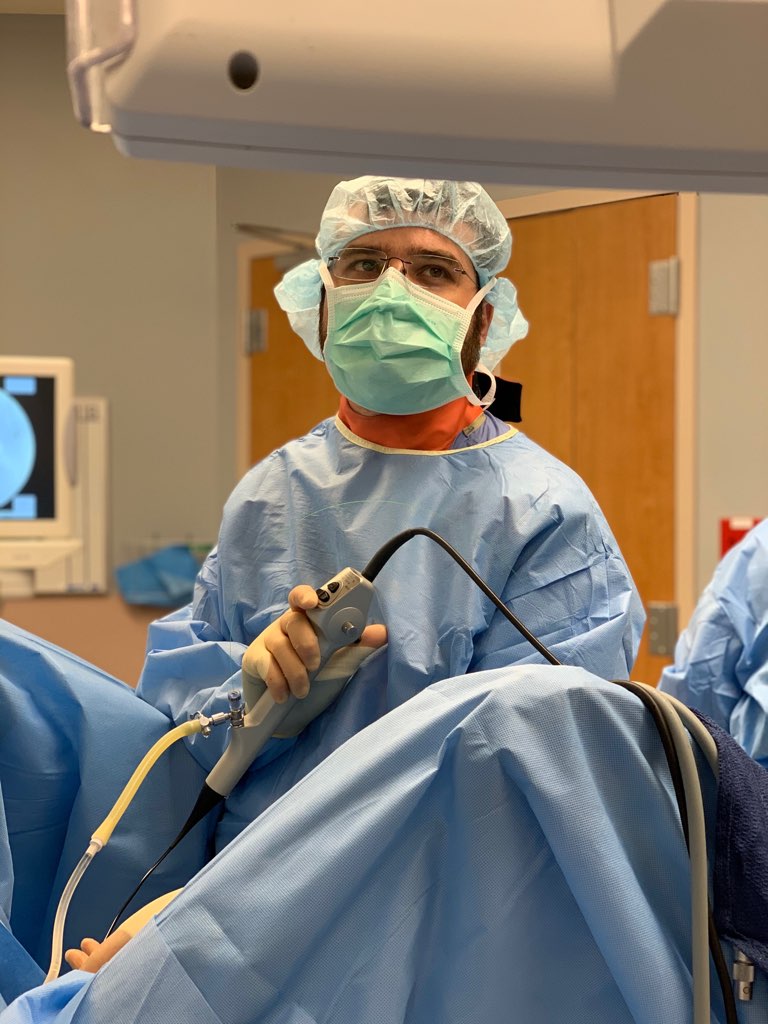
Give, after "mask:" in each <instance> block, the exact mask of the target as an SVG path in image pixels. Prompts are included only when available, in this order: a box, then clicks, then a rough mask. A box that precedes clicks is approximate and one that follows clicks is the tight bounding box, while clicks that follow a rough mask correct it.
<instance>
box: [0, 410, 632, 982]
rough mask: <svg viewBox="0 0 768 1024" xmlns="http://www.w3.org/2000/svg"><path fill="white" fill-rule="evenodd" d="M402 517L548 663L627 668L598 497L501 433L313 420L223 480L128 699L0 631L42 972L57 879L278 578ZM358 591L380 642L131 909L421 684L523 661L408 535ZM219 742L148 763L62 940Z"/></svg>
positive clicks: (102, 920) (277, 609) (0, 719)
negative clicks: (389, 430)
mask: <svg viewBox="0 0 768 1024" xmlns="http://www.w3.org/2000/svg"><path fill="white" fill-rule="evenodd" d="M415 526H423V527H428V528H430V529H432V530H435V531H436V532H438V533H439V534H441V535H442V536H443V537H445V538H446V539H447V540H448V541H449V542H451V543H452V544H453V545H454V546H455V547H456V548H457V549H458V550H459V552H460V553H461V554H462V555H463V556H464V557H465V558H466V559H467V560H468V561H469V562H470V563H471V564H472V565H473V566H474V567H475V569H476V570H477V571H478V572H479V573H480V574H481V576H483V577H484V579H485V580H486V581H487V582H488V583H489V584H490V586H491V587H493V589H494V590H495V591H496V592H497V593H499V594H500V595H501V596H502V597H503V599H504V600H505V601H506V603H507V604H508V605H509V606H510V607H511V608H512V610H513V611H514V612H516V614H517V615H518V616H519V617H520V618H521V619H522V620H523V622H524V623H525V624H526V625H527V626H528V627H529V628H530V629H531V630H532V631H533V632H534V633H535V634H537V635H538V636H539V637H540V639H541V640H542V641H543V642H544V643H545V644H547V645H548V646H549V647H550V648H551V649H552V650H553V651H554V652H555V654H556V655H557V656H558V657H559V658H560V659H561V660H562V661H563V662H565V663H570V664H573V665H580V666H583V667H584V668H587V669H589V670H590V671H591V672H593V673H594V674H595V675H597V676H600V677H604V678H613V677H623V678H626V677H627V676H628V674H629V667H630V665H631V664H632V662H633V659H634V654H635V651H636V648H637V643H638V640H639V634H640V630H641V626H642V619H643V616H642V609H641V606H640V601H639V598H638V595H637V593H636V591H635V588H634V586H633V583H632V580H631V578H630V575H629V572H628V570H627V568H626V565H625V564H624V562H623V560H622V558H621V555H620V553H619V551H618V549H617V546H616V543H615V540H614V539H613V537H612V535H611V532H610V530H609V528H608V526H607V524H606V523H605V520H604V518H603V516H602V514H601V512H600V510H599V509H598V508H597V506H596V504H595V502H594V499H593V498H592V496H591V495H590V494H589V492H588V490H587V489H586V487H585V486H584V484H583V483H582V481H581V480H580V479H579V478H578V477H577V476H576V475H575V474H574V473H573V472H572V471H571V470H569V469H568V468H567V467H566V466H564V465H563V464H562V463H560V462H558V461H557V460H556V459H554V458H553V457H552V456H550V455H549V454H547V453H546V452H544V451H543V450H542V449H541V448H539V447H538V446H537V445H535V444H534V443H533V442H531V441H530V440H529V439H528V438H526V437H525V436H524V435H523V434H520V433H517V432H516V431H515V430H513V429H510V430H504V429H503V428H502V433H501V434H500V435H499V436H497V437H492V438H490V439H488V438H486V439H485V440H484V441H482V442H481V443H479V444H473V445H470V446H469V447H466V448H464V449H462V450H455V451H449V452H441V453H423V452H401V451H392V450H388V449H382V448H379V447H377V446H375V445H370V444H367V443H366V442H362V441H360V439H359V438H356V437H354V435H351V434H349V432H348V431H347V430H346V428H344V427H343V426H342V425H341V424H340V423H339V422H338V421H334V420H328V421H326V422H324V423H322V424H321V425H320V426H319V427H318V428H316V429H315V430H314V431H313V432H312V433H310V434H309V435H307V436H306V437H304V438H302V439H300V440H298V441H295V442H292V443H291V444H288V445H286V446H285V447H284V448H282V449H280V450H279V451H277V452H275V453H273V454H272V455H271V456H269V457H268V458H267V459H265V460H264V461H263V462H262V463H260V464H259V465H258V466H256V467H255V468H254V469H253V470H252V471H251V472H250V473H249V474H248V475H247V476H246V477H245V478H244V480H243V481H242V482H241V484H240V485H239V486H238V487H237V488H236V490H235V491H234V493H233V495H232V497H231V498H230V500H229V502H228V503H227V506H226V509H225V513H224V517H223V523H222V528H221V534H220V538H219V544H218V547H217V549H216V550H215V551H214V552H213V553H212V554H211V556H210V557H209V558H208V560H207V561H206V563H205V565H204V566H203V568H202V571H201V574H200V577H199V579H198V584H197V587H196V595H195V599H194V602H193V604H192V605H191V606H189V607H187V608H185V609H182V610H181V611H179V612H176V613H173V614H171V615H169V616H167V617H166V618H164V619H162V620H160V621H159V622H157V623H155V624H154V625H153V626H152V628H151V630H150V638H149V653H148V657H147V661H146V665H145V670H144V673H143V676H142V679H141V682H140V686H139V689H138V696H139V697H140V698H143V699H137V693H136V692H134V691H133V690H131V689H129V688H128V687H126V686H124V685H122V684H120V683H118V682H117V681H116V680H112V679H109V677H106V676H105V674H104V673H102V672H99V671H98V670H97V669H94V668H93V667H92V666H87V665H85V664H84V663H82V662H80V661H79V660H78V659H76V658H73V657H72V656H71V655H67V654H66V652H62V651H57V650H56V649H55V648H53V647H52V645H49V644H45V643H44V642H43V641H40V640H38V639H37V638H33V637H29V636H28V635H26V634H23V633H22V632H21V631H19V630H14V628H13V627H11V626H10V625H8V624H5V626H3V627H1V628H0V702H2V706H1V707H0V730H2V734H3V735H2V743H0V787H1V788H2V796H3V806H2V808H1V810H2V812H3V813H4V815H5V819H6V826H5V827H6V830H7V836H5V834H4V833H3V832H2V828H3V826H2V824H1V822H2V815H0V870H2V872H3V877H2V880H1V881H0V885H3V886H4V887H5V888H4V891H3V890H2V889H0V895H2V896H3V904H2V908H3V912H4V913H5V914H6V917H7V918H9V919H10V923H11V927H12V930H13V934H14V935H15V936H16V937H17V938H19V939H20V940H21V942H22V944H23V946H24V948H26V949H27V950H28V951H29V952H30V953H31V954H32V956H33V957H35V958H36V960H37V962H38V963H39V964H41V965H45V966H47V963H48V959H49V949H48V944H49V941H50V932H51V924H52V918H53V913H54V910H55V906H56V903H57V901H58V898H59V894H60V892H61V889H62V887H63V885H64V882H65V880H66V878H67V877H68V876H69V874H70V872H71V871H72V869H73V867H74V866H75V864H76V863H77V861H78V859H79V858H80V856H81V855H82V853H83V851H84V849H85V848H86V846H87V843H88V839H89V837H90V835H91V832H92V831H93V829H94V828H95V827H96V826H97V825H98V824H99V822H100V821H101V820H102V818H103V817H104V815H105V814H106V812H107V810H108V809H109V807H110V806H111V804H112V802H113V801H114V799H115V798H116V797H117V795H118V794H119V792H120V790H121V788H122V786H123V785H124V783H125V782H126V781H127V779H128V777H129V776H130V773H131V771H132V769H133V767H134V766H135V764H136V763H138V761H139V760H140V758H141V756H142V755H143V753H144V752H145V751H146V749H147V748H148V747H149V746H150V745H151V744H152V743H153V742H154V740H156V739H157V737H158V736H159V735H161V734H162V733H163V732H164V731H165V730H167V729H168V728H169V727H170V725H171V723H172V722H173V723H178V722H181V721H183V720H186V718H187V716H188V715H189V714H190V713H194V712H196V711H198V710H201V709H204V710H206V711H207V712H209V713H210V712H213V711H215V710H225V708H226V694H227V692H228V690H229V689H231V688H232V687H233V686H237V685H239V683H240V677H239V666H240V662H241V659H242V655H243V652H244V650H245V648H246V646H247V644H249V643H250V642H251V641H252V640H253V639H254V638H255V637H256V636H257V635H258V634H259V633H260V632H261V631H262V630H263V629H264V628H265V626H267V625H268V624H269V623H270V622H271V621H272V620H273V619H274V618H275V617H276V616H277V615H279V614H281V613H282V612H283V611H284V610H285V608H286V605H287V596H288V592H289V591H290V589H291V588H292V587H293V586H295V585H296V584H297V583H301V582H306V583H310V584H313V585H319V584H321V583H323V582H325V581H326V580H327V579H328V578H330V577H331V576H333V575H334V574H335V573H336V572H338V571H339V570H340V569H342V568H344V567H345V566H347V565H352V566H354V567H355V568H358V569H362V568H363V567H364V565H365V564H366V563H367V562H368V561H369V559H370V558H371V557H372V556H373V554H374V553H375V552H376V550H377V549H378V548H379V546H380V545H381V544H383V543H384V542H385V541H387V540H389V539H390V538H391V537H392V536H393V535H394V534H396V533H398V532H400V531H402V530H404V529H407V528H410V527H415ZM375 586H376V591H377V599H376V602H375V607H374V609H373V616H372V621H381V622H384V623H385V624H386V625H387V628H388V636H389V642H388V644H387V646H386V647H385V648H383V649H381V650H379V651H377V652H375V653H374V654H373V655H371V656H370V658H369V659H368V660H367V661H366V662H365V663H364V664H363V666H362V667H361V668H360V669H359V670H358V672H357V673H356V675H355V678H354V680H353V682H352V683H351V684H350V685H349V686H348V687H347V689H346V690H345V691H344V693H343V694H342V696H341V697H340V699H339V700H338V701H337V702H336V704H335V705H334V706H333V707H332V708H331V709H329V711H328V712H327V713H326V714H324V715H322V716H320V717H319V718H318V719H317V720H316V721H314V722H312V723H311V724H310V725H309V727H308V728H307V729H306V730H305V731H304V732H303V733H302V734H301V735H300V736H299V737H298V738H296V739H294V740H274V741H272V742H271V743H270V744H269V745H268V746H267V747H266V748H265V749H264V751H263V752H262V754H261V756H260V757H259V758H258V759H257V761H256V762H255V764H254V765H253V767H252V769H251V770H250V771H249V773H248V774H247V775H246V777H245V778H244V779H243V781H242V782H241V783H240V785H239V786H238V787H237V788H236V790H235V791H234V793H233V794H232V795H231V797H230V798H229V799H228V800H227V804H226V809H225V811H224V813H223V815H222V816H221V818H220V820H218V821H217V822H213V823H212V826H213V825H215V826H216V827H215V834H213V835H212V836H211V837H209V835H208V834H207V833H206V826H204V825H201V826H199V827H198V829H197V830H196V832H195V833H194V834H193V835H192V836H190V837H188V838H187V839H185V840H184V842H183V843H182V844H181V845H180V846H179V847H178V848H177V850H176V851H175V852H174V854H173V855H172V857H171V858H169V861H168V862H167V864H164V865H163V867H162V868H161V870H160V871H159V872H158V874H157V877H155V876H152V878H151V879H150V882H149V883H148V884H147V886H146V888H145V890H143V892H142V896H143V898H144V899H145V900H149V899H150V898H152V897H153V896H154V895H157V894H159V893H160V892H162V891H166V890H169V889H171V888H175V887H176V886H178V885H180V884H183V883H184V882H186V881H187V880H188V879H190V878H191V877H192V876H193V875H195V873H196V872H197V871H198V870H199V869H200V868H201V867H202V866H203V864H204V863H205V862H206V860H207V859H208V858H209V856H210V854H211V852H212V851H211V850H210V849H208V848H207V846H206V841H207V839H208V838H211V840H212V842H213V844H214V848H215V849H217V850H221V849H223V847H224V846H225V845H226V844H227V843H228V842H229V841H231V840H232V839H233V838H234V837H236V836H237V835H238V834H239V833H240V832H241V831H242V830H243V829H244V828H245V827H246V826H247V825H248V824H249V823H250V822H251V821H253V820H254V819H255V818H256V817H257V816H258V815H259V814H260V813H261V812H262V811H264V810H265V809H266V808H268V807H269V806H270V805H271V804H272V803H273V802H274V801H275V800H276V799H277V798H278V797H280V796H281V795H282V794H284V793H285V792H287V791H288V790H289V789H290V788H291V787H292V786H293V785H294V784H295V783H296V782H297V781H299V780H300V779H301V778H303V777H304V776H305V775H306V774H307V773H308V772H309V771H311V770H312V769H313V768H315V767H316V766H317V765H319V764H320V763H321V762H322V761H323V759H324V758H325V757H326V756H327V755H328V754H330V753H331V752H332V751H334V750H335V749H337V748H338V747H339V746H340V745H342V744H343V743H344V742H345V741H346V740H347V739H349V738H350V737H351V736H353V735H354V734H356V733H357V732H359V731H360V730H361V729H362V728H364V727H365V726H367V725H369V724H370V723H372V722H374V721H376V720H377V719H378V718H380V717H381V716H382V715H384V714H386V713H387V712H389V711H391V710H392V709H394V708H397V707H399V706H401V705H403V704H404V702H406V701H408V700H409V699H410V698H411V697H413V696H414V695H416V694H418V693H419V692H421V691H422V690H423V689H424V688H425V687H426V686H428V685H429V684H431V683H433V682H435V681H439V680H442V679H448V678H451V677H454V676H458V675H462V674H464V673H466V672H479V671H482V670H485V669H491V668H495V667H499V666H505V665H509V664H513V663H520V662H541V661H542V659H541V656H540V655H539V654H537V653H536V652H535V651H533V650H532V648H531V647H530V646H529V645H528V643H527V642H526V641H525V640H523V639H522V638H521V637H520V636H519V635H518V634H517V633H516V631H515V630H514V629H513V628H512V626H511V625H510V624H509V622H508V621H507V620H506V619H505V618H504V617H503V616H502V615H501V614H500V613H498V612H497V611H496V610H495V608H494V607H493V605H492V604H491V602H490V601H488V599H487V598H486V597H484V595H483V594H482V593H481V592H480V591H479V590H478V588H477V587H476V586H475V585H474V584H473V583H472V582H471V581H470V580H469V579H468V578H467V577H466V576H465V574H464V573H463V572H462V571H461V570H460V569H459V567H458V566H457V565H456V564H455V563H454V562H453V560H452V559H451V558H450V557H449V556H448V555H447V554H446V553H445V552H444V551H443V550H442V549H441V548H440V547H439V546H437V545H436V544H434V543H433V542H431V541H429V540H427V539H425V538H421V537H418V538H415V539H413V540H411V541H410V542H409V543H408V544H407V545H406V546H405V547H404V548H402V549H401V550H400V551H399V552H398V553H397V554H396V555H395V556H394V557H393V558H392V560H391V562H390V563H389V564H388V565H387V566H386V567H385V568H384V569H383V570H382V572H381V573H380V575H379V576H378V578H377V579H376V583H375ZM225 741H226V730H225V729H220V730H217V731H215V732H214V733H213V735H212V736H211V737H210V738H209V739H208V740H202V738H201V741H200V742H197V740H193V741H191V742H189V743H188V745H186V746H185V745H183V744H179V745H178V746H177V747H175V748H174V750H173V753H172V755H169V759H168V762H167V764H164V762H161V763H160V765H158V767H157V768H156V769H154V770H153V773H152V774H151V775H150V778H149V780H148V781H147V783H145V786H144V787H143V789H142V790H141V791H140V794H139V797H138V798H137V801H136V803H135V805H134V806H132V808H131V811H130V812H129V816H127V817H126V819H125V820H124V822H123V824H121V826H120V827H119V828H118V830H117V831H116V832H115V835H114V837H113V838H112V840H111V842H110V844H109V846H108V847H107V849H106V850H105V851H104V852H103V853H102V854H100V855H99V856H98V857H97V858H96V860H95V861H94V864H93V867H92V868H90V870H89V871H88V873H87V874H86V876H85V878H84V880H83V882H82V884H81V887H80V889H79V890H78V892H77V893H76V897H75V899H74V900H73V903H72V907H71V909H70V914H69V917H68V927H67V932H66V944H67V945H76V944H78V943H79V942H80V940H81V939H82V938H83V936H85V935H92V936H96V937H99V936H101V935H103V933H104V930H105V928H106V926H107V925H108V923H109V922H110V921H111V919H112V917H113V915H114V913H115V912H116V910H117V908H118V907H119V906H120V904H121V903H122V901H123V899H124V898H125V897H126V896H127V895H128V893H129V892H130V890H131V889H132V888H133V885H134V884H135V882H137V881H138V879H139V878H141V876H142V875H143V874H144V872H145V870H146V869H147V868H148V867H149V865H151V864H152V863H153V862H154V860H155V859H156V858H157V856H158V855H159V854H160V853H161V852H162V851H163V850H164V849H165V847H166V846H167V844H168V842H169V841H170V839H171V838H172V837H173V836H174V835H175V833H176V831H177V829H178V827H179V826H180V824H181V823H182V822H183V821H184V819H185V818H186V815H187V813H188V811H189V810H190V809H191V807H192V805H193V803H194V797H195V795H196V792H197V789H198V788H199V786H200V784H201V782H202V780H203V778H204V777H205V774H206V772H207V771H208V770H209V769H210V768H211V767H212V766H213V764H214V763H215V762H216V760H217V759H218V757H219V756H220V754H221V752H222V750H223V746H224V743H225ZM190 755H191V756H190ZM11 863H12V868H13V874H11ZM10 934H11V933H10V932H5V933H2V934H0V940H2V939H3V938H6V937H7V936H9V935H10ZM0 952H1V951H0ZM9 962H10V961H8V960H6V961H5V965H6V974H5V976H4V973H3V971H4V968H3V963H4V961H3V958H2V956H0V995H4V996H5V998H6V999H8V998H9V995H11V996H12V995H15V994H17V993H18V992H19V991H22V990H23V988H24V987H28V985H29V974H28V973H25V971H24V970H22V969H21V968H19V969H18V970H17V968H16V967H8V963H9ZM28 966H29V965H28ZM33 973H34V971H33Z"/></svg>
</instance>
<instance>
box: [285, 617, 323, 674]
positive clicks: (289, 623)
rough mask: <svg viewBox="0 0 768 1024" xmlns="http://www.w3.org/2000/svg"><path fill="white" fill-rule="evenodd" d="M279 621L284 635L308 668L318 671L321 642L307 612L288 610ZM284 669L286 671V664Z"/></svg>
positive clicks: (311, 670) (310, 670)
mask: <svg viewBox="0 0 768 1024" xmlns="http://www.w3.org/2000/svg"><path fill="white" fill-rule="evenodd" d="M279 622H280V627H281V629H282V632H283V634H284V636H286V637H287V638H288V640H289V641H290V644H291V647H292V648H293V650H294V651H295V652H296V654H297V655H298V656H299V658H300V659H301V661H302V663H303V664H304V666H305V667H306V669H307V670H308V671H309V672H316V671H317V669H318V668H319V667H320V644H319V643H318V640H317V633H316V632H315V631H314V629H313V627H312V623H311V622H310V621H309V619H308V618H307V616H306V613H305V612H303V611H300V612H286V613H285V614H284V615H282V616H281V617H280V619H279ZM283 671H284V672H285V671H286V669H285V666H283ZM286 675H287V672H286Z"/></svg>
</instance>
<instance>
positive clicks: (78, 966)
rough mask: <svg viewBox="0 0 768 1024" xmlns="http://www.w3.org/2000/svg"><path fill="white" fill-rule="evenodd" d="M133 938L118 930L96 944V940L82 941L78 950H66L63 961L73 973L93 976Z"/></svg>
mask: <svg viewBox="0 0 768 1024" xmlns="http://www.w3.org/2000/svg"><path fill="white" fill-rule="evenodd" d="M131 938H133V936H132V935H131V934H130V932H127V931H125V930H124V929H122V928H118V929H117V931H116V932H112V934H111V935H110V936H109V938H108V939H104V941H103V942H97V941H96V939H83V941H82V942H81V943H80V949H68V950H67V952H66V953H65V954H64V959H65V960H66V961H67V963H68V964H69V966H70V967H71V968H73V969H74V970H75V971H88V972H89V973H90V974H95V973H96V971H98V969H99V968H100V967H103V966H104V964H105V963H107V961H108V960H111V959H112V957H113V956H114V955H115V953H117V952H118V951H119V950H121V949H122V948H123V946H124V945H125V944H126V942H128V940H129V939H131Z"/></svg>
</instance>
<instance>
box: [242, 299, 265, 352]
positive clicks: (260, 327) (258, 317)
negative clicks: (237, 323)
mask: <svg viewBox="0 0 768 1024" xmlns="http://www.w3.org/2000/svg"><path fill="white" fill-rule="evenodd" d="M268 329H269V311H268V310H266V309H249V310H248V311H247V312H246V314H245V354H246V355H247V356H252V355H255V354H256V353H257V352H266V351H267V335H268Z"/></svg>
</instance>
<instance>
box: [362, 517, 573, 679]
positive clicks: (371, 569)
mask: <svg viewBox="0 0 768 1024" xmlns="http://www.w3.org/2000/svg"><path fill="white" fill-rule="evenodd" d="M411 537H429V539H430V540H433V541H434V542H435V543H436V544H439V545H440V547H441V548H442V549H443V550H444V551H447V552H448V554H449V555H450V556H451V558H452V559H453V560H454V562H457V563H458V565H460V566H461V568H462V569H463V570H464V572H465V573H466V574H467V575H468V576H469V577H470V579H471V580H473V582H474V583H476V584H477V586H478V587H480V589H481V590H482V592H483V593H484V594H485V596H486V597H489V598H490V599H491V601H493V603H494V604H495V605H496V607H497V608H498V609H499V611H500V612H501V613H502V615H505V616H506V617H507V618H508V619H509V621H510V622H511V623H512V625H513V626H514V627H515V629H516V630H517V631H518V633H521V634H522V636H524V637H525V639H526V640H527V641H528V643H529V644H531V645H532V646H533V647H535V648H536V650H537V651H538V652H539V654H541V655H542V657H544V658H546V659H547V661H548V662H549V663H550V665H560V664H562V662H560V661H558V660H557V658H556V657H555V656H554V654H553V653H552V652H551V651H550V650H548V649H547V648H546V647H545V646H544V644H543V643H542V642H541V641H540V640H538V639H537V638H536V637H535V636H534V635H533V633H531V631H530V630H529V629H527V628H526V627H525V626H524V625H523V624H522V622H521V621H520V619H518V617H517V616H516V615H513V613H512V612H511V611H510V610H509V608H507V606H506V605H505V604H504V602H503V601H502V600H501V598H500V597H498V596H497V595H496V594H494V592H493V591H492V590H491V588H490V587H489V586H488V584H487V583H486V582H485V580H483V579H481V577H480V576H478V574H477V573H476V572H475V570H474V569H473V568H472V566H471V565H470V564H469V562H467V561H465V560H464V559H463V558H462V557H461V555H460V554H459V553H458V551H456V550H455V548H452V547H451V545H450V544H449V543H448V541H447V540H443V538H442V537H441V536H440V534H439V533H434V532H433V531H432V530H427V529H424V528H423V527H420V526H417V527H414V528H413V529H411V530H404V531H403V532H402V533H398V534H396V535H395V536H394V537H393V538H392V539H391V540H389V541H387V543H386V544H382V546H381V547H380V548H379V550H378V551H377V552H376V554H375V555H374V556H373V558H372V559H371V560H370V562H369V563H368V565H366V567H365V568H364V569H363V571H362V573H361V575H362V576H364V577H365V579H367V580H368V581H369V582H370V583H373V581H374V580H375V579H376V577H377V576H378V574H379V573H380V572H381V570H382V569H383V568H384V566H385V565H386V563H387V562H388V561H389V559H390V558H391V557H392V555H394V553H395V552H396V551H397V549H398V548H399V547H402V545H403V544H405V542H406V541H408V540H410V539H411Z"/></svg>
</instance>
